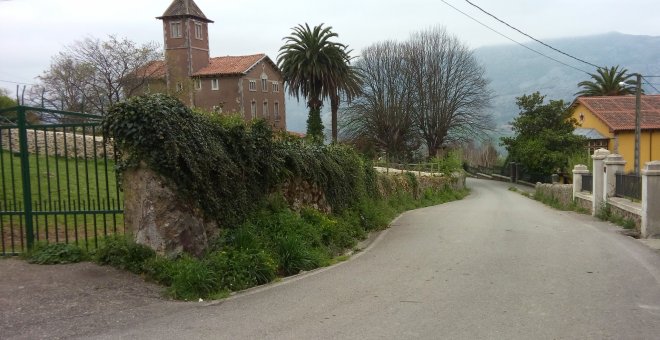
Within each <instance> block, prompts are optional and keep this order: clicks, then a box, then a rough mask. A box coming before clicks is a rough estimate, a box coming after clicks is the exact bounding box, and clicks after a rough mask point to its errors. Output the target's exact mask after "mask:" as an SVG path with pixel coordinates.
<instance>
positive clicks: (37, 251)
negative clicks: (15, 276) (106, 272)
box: [26, 243, 87, 264]
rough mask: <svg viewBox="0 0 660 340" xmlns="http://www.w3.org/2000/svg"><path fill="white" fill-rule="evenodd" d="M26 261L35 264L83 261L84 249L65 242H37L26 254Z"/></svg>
mask: <svg viewBox="0 0 660 340" xmlns="http://www.w3.org/2000/svg"><path fill="white" fill-rule="evenodd" d="M26 258H27V261H28V262H30V263H36V264H63V263H76V262H81V261H85V260H86V259H87V254H86V253H85V251H84V250H83V249H82V248H80V247H78V246H76V245H74V244H65V243H51V244H37V245H36V246H35V248H34V249H33V250H32V251H31V252H29V253H28V254H27V256H26Z"/></svg>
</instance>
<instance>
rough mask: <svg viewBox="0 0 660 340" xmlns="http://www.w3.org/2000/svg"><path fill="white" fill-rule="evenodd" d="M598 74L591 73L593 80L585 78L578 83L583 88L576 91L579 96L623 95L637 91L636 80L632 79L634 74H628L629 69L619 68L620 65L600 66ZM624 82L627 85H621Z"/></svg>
mask: <svg viewBox="0 0 660 340" xmlns="http://www.w3.org/2000/svg"><path fill="white" fill-rule="evenodd" d="M596 71H597V74H591V73H590V74H589V75H590V76H591V78H592V79H593V81H589V80H585V81H581V82H579V83H578V86H579V87H581V88H582V90H581V91H578V92H577V93H575V95H577V96H586V97H591V96H622V95H626V94H634V93H635V86H634V85H635V81H634V80H630V78H631V77H633V76H634V74H627V73H628V70H627V69H625V68H624V69H622V70H619V66H618V65H617V66H612V67H610V68H607V67H604V68H603V67H601V68H598V69H597V70H596ZM621 83H624V84H626V85H621Z"/></svg>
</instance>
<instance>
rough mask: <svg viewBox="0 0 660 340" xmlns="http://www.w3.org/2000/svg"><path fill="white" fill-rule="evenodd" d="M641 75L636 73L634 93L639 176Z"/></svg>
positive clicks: (637, 169)
mask: <svg viewBox="0 0 660 340" xmlns="http://www.w3.org/2000/svg"><path fill="white" fill-rule="evenodd" d="M641 111H642V75H641V74H639V73H637V88H636V91H635V174H636V175H639V139H640V138H641V134H642V127H641V117H640V116H641Z"/></svg>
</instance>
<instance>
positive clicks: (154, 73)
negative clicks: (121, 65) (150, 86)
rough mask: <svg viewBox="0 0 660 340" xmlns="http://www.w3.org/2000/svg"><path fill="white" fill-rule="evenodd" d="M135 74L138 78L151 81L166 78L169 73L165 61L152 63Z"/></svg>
mask: <svg viewBox="0 0 660 340" xmlns="http://www.w3.org/2000/svg"><path fill="white" fill-rule="evenodd" d="M135 73H136V74H137V76H138V77H145V78H150V79H158V78H165V74H166V73H167V69H166V68H165V61H163V60H156V61H152V62H150V63H148V64H147V65H145V66H142V67H140V68H138V69H137V70H136V71H135Z"/></svg>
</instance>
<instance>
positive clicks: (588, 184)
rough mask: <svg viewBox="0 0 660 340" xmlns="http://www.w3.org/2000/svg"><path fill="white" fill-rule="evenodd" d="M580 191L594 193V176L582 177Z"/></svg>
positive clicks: (585, 175)
mask: <svg viewBox="0 0 660 340" xmlns="http://www.w3.org/2000/svg"><path fill="white" fill-rule="evenodd" d="M581 191H588V192H593V191H594V174H584V175H582V188H581Z"/></svg>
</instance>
